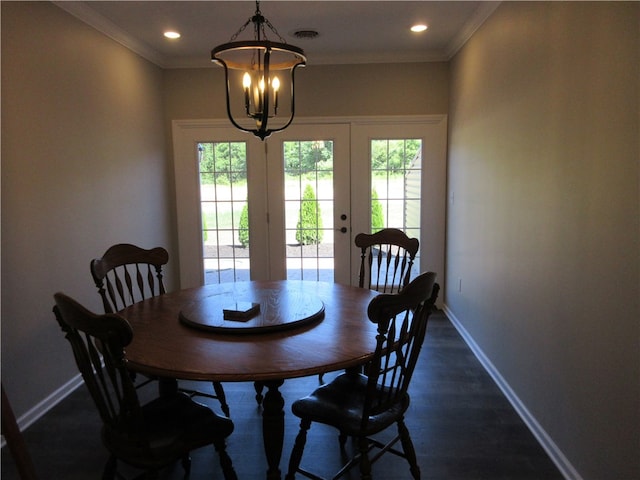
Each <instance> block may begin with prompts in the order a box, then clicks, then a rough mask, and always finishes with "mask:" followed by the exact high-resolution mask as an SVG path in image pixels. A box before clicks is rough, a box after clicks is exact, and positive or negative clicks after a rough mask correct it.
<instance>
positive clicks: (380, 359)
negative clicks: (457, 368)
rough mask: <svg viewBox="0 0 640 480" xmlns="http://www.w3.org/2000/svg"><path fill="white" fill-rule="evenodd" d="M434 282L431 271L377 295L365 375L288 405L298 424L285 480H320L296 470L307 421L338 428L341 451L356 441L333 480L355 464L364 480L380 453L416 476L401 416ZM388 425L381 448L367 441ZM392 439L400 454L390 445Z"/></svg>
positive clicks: (344, 378) (344, 377) (346, 376)
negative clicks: (300, 478) (401, 461)
mask: <svg viewBox="0 0 640 480" xmlns="http://www.w3.org/2000/svg"><path fill="white" fill-rule="evenodd" d="M435 278H436V275H435V273H432V272H428V273H424V274H422V275H420V276H418V277H416V279H415V280H413V281H412V282H411V283H409V284H408V285H407V286H406V287H405V288H404V289H403V290H402V291H401V292H400V293H398V294H380V295H379V296H377V297H376V298H374V299H373V300H372V301H371V302H370V304H369V307H368V311H367V314H368V316H369V319H370V320H371V322H373V323H374V324H376V325H377V326H378V328H377V330H378V334H377V336H376V349H375V355H374V358H373V360H371V362H369V363H368V364H367V365H365V367H364V372H365V373H364V374H362V373H358V372H355V371H349V372H346V373H343V374H341V375H339V376H338V377H336V378H335V379H334V380H332V381H331V382H329V383H327V384H325V385H322V386H320V387H318V388H317V389H316V390H315V391H314V392H313V393H312V394H311V395H309V396H307V397H304V398H301V399H299V400H296V401H295V402H294V403H293V405H292V406H291V409H292V411H293V413H294V414H295V415H296V416H298V417H300V419H301V422H300V431H299V433H298V435H297V437H296V440H295V444H294V447H293V450H292V453H291V458H290V461H289V471H288V473H287V476H286V479H287V480H293V479H294V478H295V474H296V473H298V472H299V473H301V474H303V475H304V476H305V477H308V478H314V479H319V478H320V477H318V476H315V475H314V474H312V473H310V472H309V471H307V470H304V469H302V468H300V461H301V459H302V454H303V450H304V446H305V443H306V438H307V431H308V430H309V428H310V427H311V424H312V422H317V423H322V424H325V425H330V426H332V427H335V428H336V429H338V431H339V432H340V444H341V446H342V447H343V448H344V445H345V443H346V439H347V437H353V438H354V439H355V440H356V444H357V451H358V452H357V455H356V456H355V457H354V458H352V459H351V460H350V461H348V462H347V463H346V464H345V465H344V467H343V468H342V469H341V470H340V471H339V472H338V473H337V474H336V475H335V476H334V477H332V478H333V479H336V478H339V477H341V476H342V475H344V474H345V473H346V472H347V471H349V470H350V469H351V468H352V467H353V466H355V465H359V466H360V475H361V478H363V479H370V478H371V464H372V463H373V462H375V461H376V460H378V458H380V456H382V454H383V453H386V452H390V453H394V454H396V455H399V456H401V457H403V458H405V459H407V461H408V462H409V466H410V471H411V474H412V475H413V478H416V479H417V478H420V468H419V467H418V464H417V460H416V454H415V450H414V447H413V443H412V441H411V437H410V435H409V431H408V429H407V427H406V425H405V422H404V414H405V412H406V411H407V409H408V408H409V394H408V388H409V383H410V381H411V376H412V374H413V370H414V368H415V365H416V362H417V361H418V355H419V353H420V349H421V347H422V343H423V341H424V336H425V332H426V327H427V320H428V318H429V315H430V313H431V311H432V309H433V306H434V304H435V301H436V298H437V296H438V291H439V286H438V284H437V283H435ZM394 423H395V424H397V428H398V433H397V435H396V436H395V437H394V438H393V439H392V440H391V441H389V442H387V443H386V444H383V443H382V442H380V441H378V440H376V439H374V438H372V436H374V435H375V434H377V433H380V432H382V431H383V430H385V429H387V428H388V427H390V426H391V425H393V424H394ZM398 440H399V441H400V443H401V446H402V450H398V449H396V448H394V447H393V446H394V445H395V444H396V443H397V442H398ZM373 448H379V449H380V450H379V451H378V452H376V455H375V456H373V457H372V458H369V451H370V450H372V449H373ZM343 451H344V450H343ZM344 453H346V452H344Z"/></svg>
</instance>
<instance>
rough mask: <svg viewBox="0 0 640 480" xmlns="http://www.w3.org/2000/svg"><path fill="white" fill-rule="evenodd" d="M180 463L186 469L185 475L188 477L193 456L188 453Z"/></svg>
mask: <svg viewBox="0 0 640 480" xmlns="http://www.w3.org/2000/svg"><path fill="white" fill-rule="evenodd" d="M180 463H182V468H183V469H184V473H185V476H187V477H188V476H189V474H190V473H191V457H190V456H189V454H188V453H187V454H186V455H185V456H184V457H182V460H181V461H180Z"/></svg>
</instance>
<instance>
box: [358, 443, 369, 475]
mask: <svg viewBox="0 0 640 480" xmlns="http://www.w3.org/2000/svg"><path fill="white" fill-rule="evenodd" d="M358 451H359V452H360V479H361V480H372V477H371V462H370V461H369V439H368V438H367V437H359V438H358Z"/></svg>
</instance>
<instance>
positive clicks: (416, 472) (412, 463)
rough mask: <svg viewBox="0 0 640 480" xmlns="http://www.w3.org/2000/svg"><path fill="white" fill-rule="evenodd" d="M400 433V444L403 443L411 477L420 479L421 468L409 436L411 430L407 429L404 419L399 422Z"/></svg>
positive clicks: (416, 479)
mask: <svg viewBox="0 0 640 480" xmlns="http://www.w3.org/2000/svg"><path fill="white" fill-rule="evenodd" d="M398 433H399V434H400V442H401V443H402V450H404V454H405V457H406V459H407V461H408V462H409V469H410V470H411V475H412V476H413V478H414V479H415V480H418V479H419V478H420V467H419V466H418V459H417V458H416V450H415V448H413V442H412V441H411V435H409V429H407V426H406V424H405V423H404V419H402V418H401V419H400V420H399V421H398Z"/></svg>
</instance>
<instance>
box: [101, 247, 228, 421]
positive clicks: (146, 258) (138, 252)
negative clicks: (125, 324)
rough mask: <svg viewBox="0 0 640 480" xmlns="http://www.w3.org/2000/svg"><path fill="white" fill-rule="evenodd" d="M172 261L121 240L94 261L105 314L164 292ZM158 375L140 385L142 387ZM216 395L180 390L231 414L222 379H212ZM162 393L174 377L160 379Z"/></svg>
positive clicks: (158, 249)
mask: <svg viewBox="0 0 640 480" xmlns="http://www.w3.org/2000/svg"><path fill="white" fill-rule="evenodd" d="M168 262H169V254H168V252H167V251H166V250H165V249H164V248H162V247H156V248H152V249H151V250H145V249H143V248H140V247H137V246H135V245H131V244H127V243H121V244H117V245H113V246H112V247H110V248H109V249H108V250H107V251H106V252H105V253H104V255H103V256H102V257H101V258H95V259H93V260H91V265H90V267H91V276H92V277H93V281H94V282H95V284H96V287H97V288H98V293H99V294H100V298H101V299H102V305H103V307H104V312H105V313H115V312H118V311H120V310H122V309H123V308H125V307H128V306H129V305H131V304H133V303H135V302H139V301H141V300H144V299H146V298H150V297H155V296H157V295H163V294H164V293H165V286H164V281H163V276H162V275H163V272H162V268H163V267H164V265H166V264H167V263H168ZM152 380H155V378H149V377H147V379H146V380H145V381H143V382H140V383H138V384H137V387H138V388H140V387H142V386H144V385H146V384H147V383H149V382H150V381H152ZM212 383H213V391H214V394H210V393H206V392H200V391H196V390H186V389H181V391H183V392H185V393H188V394H189V395H190V396H194V395H197V396H203V397H209V398H215V399H217V400H218V401H219V402H220V408H221V409H222V411H223V412H224V414H225V415H226V416H227V417H228V416H229V405H228V404H227V398H226V395H225V393H224V389H223V388H222V384H221V383H220V382H212ZM160 388H161V392H164V391H165V390H168V391H171V390H175V389H176V388H177V381H176V380H175V379H168V378H162V379H160Z"/></svg>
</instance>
